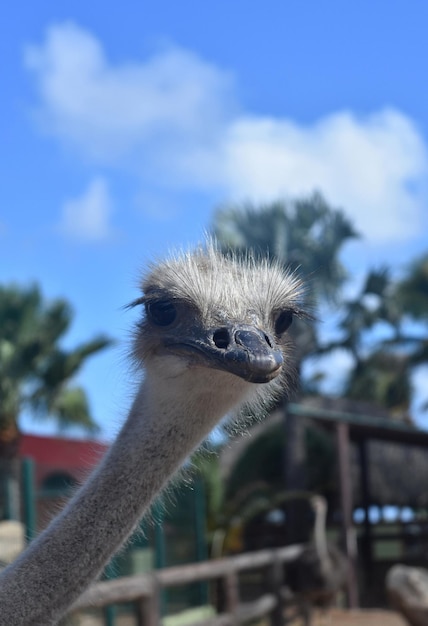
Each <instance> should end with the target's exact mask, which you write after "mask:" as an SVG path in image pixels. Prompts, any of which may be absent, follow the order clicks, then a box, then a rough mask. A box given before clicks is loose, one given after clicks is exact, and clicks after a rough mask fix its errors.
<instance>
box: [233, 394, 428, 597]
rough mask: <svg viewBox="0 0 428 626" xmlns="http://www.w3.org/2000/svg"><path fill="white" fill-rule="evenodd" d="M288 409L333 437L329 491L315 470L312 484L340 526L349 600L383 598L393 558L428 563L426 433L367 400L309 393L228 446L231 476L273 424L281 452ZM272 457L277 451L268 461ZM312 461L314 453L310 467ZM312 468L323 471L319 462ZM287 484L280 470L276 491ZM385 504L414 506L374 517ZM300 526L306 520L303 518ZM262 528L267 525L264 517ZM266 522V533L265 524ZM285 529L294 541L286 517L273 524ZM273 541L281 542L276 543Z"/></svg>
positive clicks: (308, 427) (303, 424)
mask: <svg viewBox="0 0 428 626" xmlns="http://www.w3.org/2000/svg"><path fill="white" fill-rule="evenodd" d="M284 410H286V411H289V412H292V413H293V414H294V415H295V416H296V417H297V418H298V419H297V423H298V424H299V428H300V429H301V430H302V431H304V432H310V433H315V434H317V433H318V435H319V436H320V437H321V438H324V439H327V440H328V442H330V452H329V454H330V460H329V465H330V468H331V471H330V483H329V485H328V486H327V490H326V491H323V489H322V486H320V487H317V485H316V481H314V480H313V478H314V477H313V476H310V477H311V479H312V480H311V481H309V488H310V489H312V490H318V489H319V490H320V491H321V492H323V493H324V494H325V495H327V497H328V499H329V527H330V530H331V529H333V528H337V527H339V529H340V534H341V545H342V547H343V548H344V549H345V550H346V553H347V556H348V558H349V559H350V561H351V564H353V567H351V568H350V574H349V580H348V584H347V591H348V594H347V595H348V603H349V605H350V606H357V605H358V604H362V605H364V606H373V605H376V604H377V605H379V604H382V603H385V602H386V597H385V593H384V589H383V580H384V574H385V573H386V571H387V569H388V568H389V567H390V566H391V565H392V564H394V563H395V562H398V561H400V562H406V563H408V564H414V565H425V566H426V563H427V562H428V481H427V480H426V476H428V433H427V432H426V431H423V430H421V429H419V428H417V427H415V426H413V425H411V424H409V423H406V422H403V421H398V420H396V419H394V418H393V417H391V416H390V415H389V414H388V413H387V412H386V411H385V410H383V409H379V408H377V407H374V406H372V405H369V404H367V403H360V402H355V401H352V400H348V399H346V398H329V397H316V396H313V397H307V398H304V399H303V400H302V402H301V403H299V404H294V403H289V404H288V405H286V407H281V408H280V409H278V410H276V411H275V412H274V413H273V414H272V415H271V416H270V417H269V418H268V419H267V420H266V421H265V422H263V423H259V424H256V425H255V426H254V427H253V429H251V434H252V435H253V436H252V437H249V438H241V439H239V440H238V441H237V442H236V450H235V449H234V448H235V444H233V445H232V446H231V448H230V449H229V450H228V451H225V453H224V454H223V457H222V461H224V468H225V473H226V475H227V474H228V473H230V472H233V471H234V468H235V466H236V464H237V462H238V460H239V458H240V457H242V456H243V455H245V451H246V449H249V447H250V446H251V445H253V443H252V442H254V439H255V438H257V437H258V436H260V435H262V436H266V434H267V433H268V432H269V430H270V429H272V431H271V432H273V430H274V429H275V436H274V437H273V439H274V441H276V451H277V452H278V451H279V449H280V442H279V438H280V437H281V433H283V434H282V436H283V437H284V436H285V437H286V436H287V435H286V433H285V432H284V430H283V423H284V414H283V411H284ZM283 449H284V448H282V450H283ZM306 453H307V454H308V450H306ZM271 457H272V454H271V455H270V457H269V461H270V462H272V458H271ZM314 462H315V460H314V459H312V466H311V471H313V470H314V466H313V465H314ZM264 465H266V463H265V464H264ZM264 465H263V464H262V470H263V468H264ZM279 465H280V464H279V463H277V466H278V467H279ZM324 469H325V468H324ZM324 469H323V468H320V469H319V479H320V480H319V481H318V484H319V485H324V484H325V479H326V475H325V474H324V475H321V473H322V472H323V471H324ZM315 471H318V468H317V467H316V466H315ZM286 485H287V483H286V482H285V481H284V478H283V477H282V476H281V475H278V481H277V482H276V483H275V485H273V486H272V489H276V490H279V489H282V488H283V487H282V486H284V488H285V487H286ZM384 506H392V507H398V509H400V508H403V507H410V508H411V509H412V511H413V516H414V517H413V520H410V521H409V522H408V523H404V522H402V521H397V522H396V523H394V524H392V523H390V524H386V523H385V524H383V523H380V524H375V523H374V522H373V520H371V519H370V516H371V515H372V514H373V512H376V511H374V509H373V507H384ZM356 511H357V512H358V513H359V515H360V520H361V522H360V523H358V524H356V523H355V521H354V514H355V512H356ZM396 512H397V511H396ZM264 518H266V516H264ZM303 524H305V519H303V518H302V525H303ZM257 528H258V530H260V529H262V528H263V526H262V524H261V523H260V522H259V523H258V526H257ZM264 528H265V529H266V530H267V531H268V529H267V526H266V525H265V527H264ZM281 532H282V541H283V543H289V541H288V537H287V535H286V533H287V525H286V523H285V524H283V526H282V530H281V528H275V536H276V538H278V537H280V536H281ZM303 541H307V539H303ZM392 544H394V545H393V547H392V548H390V546H391V545H392ZM275 545H279V544H278V542H277V541H276V542H275ZM379 555H380V556H379ZM360 595H361V598H360V597H359V596H360Z"/></svg>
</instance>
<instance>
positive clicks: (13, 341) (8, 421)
mask: <svg viewBox="0 0 428 626" xmlns="http://www.w3.org/2000/svg"><path fill="white" fill-rule="evenodd" d="M71 320H72V311H71V308H70V305H69V304H68V303H67V302H66V301H65V300H62V299H57V300H53V301H52V302H47V301H46V300H45V299H44V298H43V296H42V294H41V292H40V289H39V288H38V287H37V286H32V287H28V288H20V287H18V286H2V287H0V472H1V478H2V481H1V482H2V484H3V486H5V485H6V484H8V485H9V487H8V488H9V490H10V488H11V485H15V488H14V489H12V491H14V492H15V498H14V499H13V498H12V502H13V501H15V503H16V499H17V498H16V493H17V490H16V483H17V480H16V476H17V473H16V472H17V463H16V458H17V453H18V447H19V440H20V429H19V418H20V415H21V414H22V411H23V410H31V411H33V412H34V414H35V415H37V416H40V417H41V418H43V419H45V418H46V419H55V420H56V421H57V423H58V425H59V427H60V428H66V427H68V426H70V425H72V424H73V425H79V426H82V427H83V428H85V429H87V430H88V431H95V430H96V429H97V425H96V424H95V422H94V421H93V419H92V416H91V413H90V410H89V404H88V399H87V396H86V394H85V392H84V390H83V389H82V388H81V387H79V386H75V385H72V384H71V381H72V379H73V377H74V376H75V375H76V374H77V373H78V371H79V370H80V368H81V367H82V365H83V364H84V363H85V362H86V359H87V358H88V357H89V356H91V355H92V354H96V353H97V352H99V351H100V350H103V349H104V348H106V347H107V346H109V345H110V344H111V340H110V339H109V338H107V337H105V336H102V335H100V336H98V337H95V338H94V339H92V340H90V341H88V342H85V343H82V344H80V345H78V346H77V347H76V348H74V349H72V350H66V349H64V348H62V347H61V345H60V341H61V339H62V338H63V336H64V335H65V333H66V332H67V330H68V329H69V326H70V323H71ZM1 495H2V497H1V500H0V507H2V510H0V518H1V517H3V516H4V515H5V510H4V507H5V492H4V491H3V493H2V494H1ZM16 506H17V505H16V504H15V506H13V504H12V508H16ZM9 514H11V515H13V516H16V510H15V511H13V512H9Z"/></svg>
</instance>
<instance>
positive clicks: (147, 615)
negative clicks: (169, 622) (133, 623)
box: [137, 575, 161, 626]
mask: <svg viewBox="0 0 428 626" xmlns="http://www.w3.org/2000/svg"><path fill="white" fill-rule="evenodd" d="M160 594H161V591H160V585H159V582H158V581H157V579H156V575H154V576H152V588H151V592H150V595H148V596H143V597H142V598H140V600H139V601H138V605H137V626H159V624H160V623H161V619H160Z"/></svg>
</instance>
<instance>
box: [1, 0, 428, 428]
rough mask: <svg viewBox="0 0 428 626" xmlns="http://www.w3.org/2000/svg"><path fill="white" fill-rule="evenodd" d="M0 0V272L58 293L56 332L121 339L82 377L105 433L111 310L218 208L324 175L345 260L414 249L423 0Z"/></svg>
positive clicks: (424, 164)
mask: <svg viewBox="0 0 428 626" xmlns="http://www.w3.org/2000/svg"><path fill="white" fill-rule="evenodd" d="M3 13H4V15H3V20H2V29H1V30H2V32H1V37H0V58H1V59H2V61H3V62H2V64H1V67H0V81H1V87H2V89H1V93H2V96H1V98H0V107H1V114H0V137H1V143H0V180H1V184H0V190H1V194H2V202H1V209H0V281H1V282H3V283H8V282H11V281H16V282H19V283H21V284H25V283H28V282H31V281H38V282H40V283H41V285H42V287H43V290H44V292H45V294H46V295H47V296H48V297H55V296H64V297H66V298H68V299H69V300H70V301H71V303H72V304H73V306H74V308H75V312H76V317H75V322H74V324H73V328H72V331H71V333H70V334H69V336H68V338H67V342H68V343H69V344H70V345H73V344H74V343H76V342H78V341H83V340H85V339H87V338H90V337H91V336H92V335H94V334H96V333H98V332H108V333H109V334H110V335H112V336H113V337H115V338H117V339H118V345H117V347H116V348H115V349H114V350H111V351H110V352H109V353H105V354H104V355H102V356H99V357H96V358H94V359H93V361H92V362H91V363H90V364H88V366H87V367H86V368H85V370H84V372H83V373H82V376H81V382H83V383H84V384H85V386H86V388H87V389H88V392H89V395H90V399H91V403H92V406H93V411H94V416H95V418H96V419H97V421H98V422H99V423H100V424H101V425H102V427H103V429H104V433H105V435H106V436H111V435H112V433H113V432H114V430H115V428H116V427H117V425H118V424H119V422H120V421H121V419H122V418H123V416H124V414H125V411H126V404H127V402H128V397H129V396H130V390H131V387H130V386H129V383H128V374H129V369H128V366H127V364H126V359H125V356H124V355H125V352H126V343H127V340H128V335H129V332H128V329H129V327H130V325H131V324H132V321H133V319H134V316H133V314H132V313H129V312H124V311H123V310H122V309H121V307H122V305H123V304H125V303H127V302H129V301H130V300H132V299H133V298H134V297H135V296H136V284H137V280H138V275H139V271H140V269H141V268H143V267H144V265H145V263H146V262H147V260H148V259H150V258H153V257H156V256H162V255H164V254H165V253H167V251H168V250H170V249H174V248H176V247H177V246H183V245H184V246H188V245H193V244H195V243H196V242H198V241H200V240H201V239H202V238H203V233H204V229H206V228H207V227H208V226H209V223H210V219H211V215H212V211H213V209H214V208H215V207H216V206H218V205H219V204H221V203H223V202H227V201H230V200H232V201H235V200H245V199H253V200H255V201H266V200H270V199H276V198H278V197H294V196H296V195H299V194H304V193H309V192H311V191H312V190H313V189H319V190H321V191H322V192H323V193H324V195H325V196H326V198H327V200H329V201H330V202H331V203H332V205H333V206H338V207H339V206H341V207H343V208H344V209H345V210H346V212H347V213H348V214H349V215H350V216H351V217H352V219H353V220H354V222H355V225H356V227H357V228H358V229H359V230H360V232H361V233H362V234H363V235H364V239H362V240H361V241H360V242H358V243H353V244H351V245H349V246H348V248H347V249H346V250H345V251H344V256H343V259H344V261H345V263H346V264H347V266H348V268H349V269H350V271H351V272H353V273H354V274H355V275H356V276H358V275H361V273H362V272H363V270H364V268H365V267H367V266H368V265H372V264H375V265H376V264H377V265H379V264H382V263H389V264H391V265H392V267H393V268H394V269H395V270H396V271H397V272H399V271H400V270H402V268H403V267H405V265H406V263H408V262H409V260H410V259H411V258H413V257H414V256H415V255H417V254H418V253H421V252H423V251H425V250H426V249H427V248H428V245H427V244H428V237H427V234H426V233H427V226H428V210H427V206H428V203H427V197H428V106H427V105H428V102H427V93H428V90H427V86H426V83H427V71H426V59H427V58H428V41H427V37H426V24H427V21H428V5H426V3H423V2H420V1H418V2H417V1H416V0H410V1H409V0H408V1H407V2H404V1H403V2H400V1H396V2H394V1H391V0H389V1H388V2H387V1H386V0H378V1H377V2H368V1H366V0H364V1H359V2H353V1H350V2H348V3H344V2H339V1H333V0H323V2H316V1H315V0H313V1H312V0H310V1H307V2H290V1H289V2H284V1H282V0H267V1H266V0H265V2H263V3H261V2H248V0H247V1H246V2H244V1H243V0H236V1H234V2H225V1H224V0H217V1H216V2H204V3H196V2H188V1H181V2H173V1H172V0H158V1H157V2H156V3H154V2H146V3H141V2H133V1H130V0H123V1H122V2H121V3H115V4H114V5H106V4H105V3H104V2H103V3H101V2H99V1H98V0H95V1H92V2H91V3H83V2H81V1H74V2H68V1H64V2H61V3H57V2H53V1H49V0H47V1H39V2H35V3H27V2H26V3H24V2H22V0H18V1H17V2H15V3H13V4H9V5H8V7H7V8H6V9H5V10H4V12H3ZM5 13H7V14H6V15H5ZM330 365H331V366H332V365H333V366H334V367H335V368H338V369H340V368H341V367H342V366H344V365H345V364H344V363H343V362H341V361H340V359H339V360H336V361H335V362H332V363H330ZM419 378H420V380H419V383H421V381H423V380H427V375H426V372H421V373H420V374H419ZM26 425H27V427H29V428H32V429H34V428H35V429H39V425H34V424H33V423H28V422H26Z"/></svg>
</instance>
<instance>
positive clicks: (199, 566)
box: [72, 545, 303, 626]
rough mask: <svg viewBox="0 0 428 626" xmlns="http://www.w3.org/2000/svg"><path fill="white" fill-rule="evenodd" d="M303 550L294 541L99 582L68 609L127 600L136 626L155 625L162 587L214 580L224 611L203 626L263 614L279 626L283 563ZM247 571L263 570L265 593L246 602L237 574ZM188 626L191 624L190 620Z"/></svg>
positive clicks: (238, 621) (232, 622)
mask: <svg viewBox="0 0 428 626" xmlns="http://www.w3.org/2000/svg"><path fill="white" fill-rule="evenodd" d="M302 549H303V546H302V545H293V546H287V547H285V548H277V549H272V550H261V551H259V552H251V553H246V554H241V555H239V556H235V557H227V558H223V559H216V560H212V561H204V562H202V563H192V564H189V565H182V566H176V567H169V568H165V569H161V570H156V571H153V572H151V573H148V574H140V575H136V576H129V577H124V578H118V579H116V580H109V581H103V582H98V583H95V584H94V585H92V587H90V588H89V589H88V590H87V591H86V592H85V593H84V594H83V595H82V596H81V597H80V598H79V600H78V601H77V602H76V603H75V604H74V605H73V611H72V612H73V613H75V612H77V611H81V610H84V609H90V608H102V607H106V606H108V605H112V604H121V603H125V602H127V603H129V602H132V603H133V604H134V606H135V607H136V616H137V624H138V626H160V624H161V611H160V597H161V591H162V589H166V588H168V587H177V586H180V585H186V584H189V583H195V582H202V581H219V582H220V584H221V589H222V596H223V597H224V603H223V604H224V609H222V611H221V613H219V614H218V615H216V616H215V617H212V618H209V619H208V620H204V621H203V624H204V626H234V625H236V624H241V623H244V622H247V621H250V620H254V619H258V618H261V617H265V616H267V615H269V616H270V618H271V623H272V625H273V626H280V625H282V624H283V623H284V620H283V611H284V590H283V571H284V564H285V563H287V562H290V561H293V560H294V559H296V558H297V557H298V556H299V555H300V554H301V552H302ZM251 570H259V571H260V570H261V571H263V572H264V576H263V582H264V585H263V586H264V588H265V589H266V592H265V593H263V595H261V596H260V597H258V598H257V599H254V600H252V601H251V602H242V601H241V598H240V589H239V575H240V574H241V573H243V572H249V571H251ZM201 624H202V623H201ZM201 624H198V625H197V626H201ZM192 626H196V625H195V624H194V623H193V625H192Z"/></svg>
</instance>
